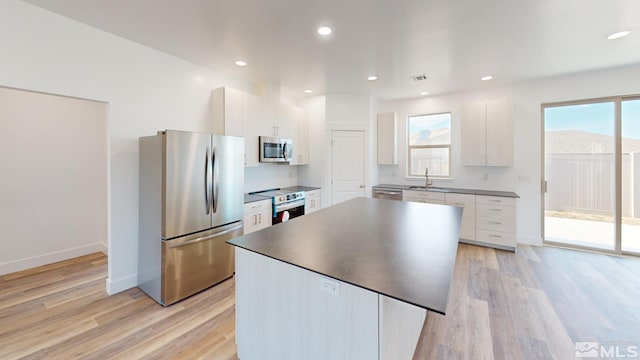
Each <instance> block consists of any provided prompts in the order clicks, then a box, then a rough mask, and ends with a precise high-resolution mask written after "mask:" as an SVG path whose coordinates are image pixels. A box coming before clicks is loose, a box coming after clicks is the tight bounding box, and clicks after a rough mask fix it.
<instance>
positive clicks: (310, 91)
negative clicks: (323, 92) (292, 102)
mask: <svg viewBox="0 0 640 360" xmlns="http://www.w3.org/2000/svg"><path fill="white" fill-rule="evenodd" d="M312 92H313V90H311V89H307V90H305V91H304V93H305V94H311V93H312Z"/></svg>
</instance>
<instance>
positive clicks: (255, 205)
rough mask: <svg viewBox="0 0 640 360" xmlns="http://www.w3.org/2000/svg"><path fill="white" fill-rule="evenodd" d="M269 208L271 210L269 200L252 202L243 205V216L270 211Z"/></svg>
mask: <svg viewBox="0 0 640 360" xmlns="http://www.w3.org/2000/svg"><path fill="white" fill-rule="evenodd" d="M270 208H271V200H261V201H254V202H250V203H247V204H244V212H245V214H246V213H253V212H258V211H262V210H264V209H270Z"/></svg>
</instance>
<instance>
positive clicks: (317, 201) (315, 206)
mask: <svg viewBox="0 0 640 360" xmlns="http://www.w3.org/2000/svg"><path fill="white" fill-rule="evenodd" d="M304 197H305V200H304V213H305V214H311V213H312V212H315V211H318V210H320V208H321V207H322V195H321V190H320V189H318V190H311V191H306V192H305V194H304Z"/></svg>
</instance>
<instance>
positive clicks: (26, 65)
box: [0, 0, 255, 293]
mask: <svg viewBox="0 0 640 360" xmlns="http://www.w3.org/2000/svg"><path fill="white" fill-rule="evenodd" d="M0 43H2V56H0V85H2V86H8V87H15V88H22V89H29V90H35V91H42V92H48V93H53V94H62V95H68V96H74V97H80V98H86V99H96V100H100V101H104V102H108V103H109V107H110V114H109V136H110V143H109V146H110V149H109V156H110V162H109V165H110V169H109V172H110V175H109V189H110V194H109V196H110V204H109V208H110V210H109V214H110V218H109V275H108V276H109V277H108V279H107V291H108V292H110V293H115V292H118V291H121V290H124V289H127V288H130V287H133V286H135V285H136V283H137V256H138V254H137V253H138V251H137V239H138V137H139V136H144V135H151V134H155V133H156V131H157V130H160V129H166V128H169V129H178V130H191V131H202V132H210V131H211V130H212V125H211V121H210V120H209V119H210V118H211V110H210V91H211V89H214V88H217V87H220V86H231V87H234V88H237V89H239V90H243V91H248V92H254V93H255V88H254V87H253V86H252V85H251V84H249V83H248V82H244V81H240V80H237V79H232V78H229V77H226V76H224V75H222V74H220V73H218V72H215V71H212V70H211V69H208V68H204V67H201V66H197V65H195V64H192V63H189V62H186V61H183V60H180V59H178V58H175V57H173V56H170V55H167V54H164V53H161V52H158V51H156V50H152V49H150V48H147V47H144V46H141V45H139V44H136V43H133V42H130V41H128V40H124V39H122V38H119V37H117V36H115V35H112V34H108V33H106V32H103V31H100V30H97V29H94V28H91V27H88V26H86V25H83V24H81V23H78V22H76V21H73V20H70V19H68V18H65V17H62V16H59V15H57V14H54V13H51V12H48V11H46V10H43V9H40V8H37V7H35V6H32V5H29V4H26V3H24V2H21V1H19V0H4V1H2V2H0Z"/></svg>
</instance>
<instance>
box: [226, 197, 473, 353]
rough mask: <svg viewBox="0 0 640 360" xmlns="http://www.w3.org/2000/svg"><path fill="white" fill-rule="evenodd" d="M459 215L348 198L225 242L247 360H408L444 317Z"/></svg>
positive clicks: (241, 343) (413, 205) (238, 327)
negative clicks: (430, 315)
mask: <svg viewBox="0 0 640 360" xmlns="http://www.w3.org/2000/svg"><path fill="white" fill-rule="evenodd" d="M461 214H462V209H460V208H457V207H451V206H443V205H433V204H418V203H406V202H399V201H390V200H380V199H369V198H356V199H352V200H349V201H347V202H344V203H341V204H338V205H335V206H332V207H328V208H325V209H322V210H320V211H317V212H315V213H313V214H310V215H307V216H303V217H299V218H296V219H293V220H291V221H289V222H286V223H282V224H277V225H275V226H272V227H269V228H267V229H264V230H261V231H258V232H255V233H252V234H249V235H246V236H243V237H240V238H236V239H232V240H229V241H228V243H229V244H231V245H234V246H236V342H237V344H238V357H239V358H240V359H242V360H251V359H411V357H412V356H413V352H414V350H415V347H416V344H417V341H418V337H419V335H420V331H421V329H422V325H423V323H424V321H425V319H426V316H427V312H435V313H439V314H444V313H445V310H446V305H447V298H448V294H449V286H450V282H451V276H452V273H453V268H454V264H455V257H456V253H457V245H458V232H459V227H460V219H461Z"/></svg>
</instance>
